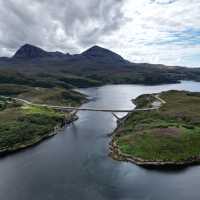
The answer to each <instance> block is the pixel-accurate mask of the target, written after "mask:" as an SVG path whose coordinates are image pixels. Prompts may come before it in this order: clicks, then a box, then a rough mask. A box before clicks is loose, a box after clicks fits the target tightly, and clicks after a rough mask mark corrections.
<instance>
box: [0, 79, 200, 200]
mask: <svg viewBox="0 0 200 200" xmlns="http://www.w3.org/2000/svg"><path fill="white" fill-rule="evenodd" d="M170 89H178V90H190V91H200V83H195V82H186V81H185V82H182V83H181V84H173V85H161V86H142V85H108V86H103V87H99V88H89V89H85V90H82V92H84V93H86V94H88V95H89V96H90V97H92V101H90V102H89V103H87V104H85V105H83V107H91V108H108V109H112V108H113V109H129V108H133V107H134V106H133V104H132V103H131V101H130V100H131V99H132V98H135V97H137V96H138V95H140V94H144V93H152V92H159V91H163V90H170ZM78 115H79V117H80V119H79V120H78V121H76V122H75V123H74V124H71V125H70V126H69V127H67V128H66V129H65V130H64V131H63V133H61V134H58V135H56V136H55V137H53V138H51V139H48V140H46V141H44V142H42V143H41V144H39V145H37V146H35V147H33V148H30V149H27V150H25V151H22V152H18V153H16V154H12V155H10V156H7V157H4V158H1V159H0V200H27V199H28V200H151V199H152V200H161V199H162V200H178V199H181V200H188V199H190V200H199V199H200V192H199V186H200V166H193V167H188V168H185V169H183V170H174V171H167V170H148V169H144V168H141V167H138V166H136V165H133V164H130V163H125V162H118V161H114V160H112V159H111V158H109V157H108V143H109V141H110V138H109V137H108V134H109V133H111V132H112V131H113V129H114V128H115V127H116V120H115V119H114V117H113V116H112V115H111V114H110V113H100V112H98V113H97V112H85V111H82V112H79V114H78ZM122 115H123V114H121V116H122Z"/></svg>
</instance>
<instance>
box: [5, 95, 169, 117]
mask: <svg viewBox="0 0 200 200" xmlns="http://www.w3.org/2000/svg"><path fill="white" fill-rule="evenodd" d="M1 97H3V98H6V99H13V100H15V101H18V102H22V103H24V104H27V105H32V106H40V107H47V108H52V109H55V110H59V111H62V112H64V111H70V112H72V111H73V112H78V111H92V112H110V113H130V112H137V111H150V110H156V109H158V108H160V106H161V105H159V106H153V107H152V108H141V109H140V108H139V109H122V110H120V109H97V108H80V107H70V106H54V105H47V104H36V103H32V102H30V101H28V100H25V99H20V98H12V97H6V96H1ZM155 98H156V99H157V101H159V102H160V104H164V103H166V102H165V101H164V100H162V99H160V98H159V97H158V96H157V95H155ZM114 116H115V115H114Z"/></svg>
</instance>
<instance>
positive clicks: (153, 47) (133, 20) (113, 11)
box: [0, 0, 200, 66]
mask: <svg viewBox="0 0 200 200" xmlns="http://www.w3.org/2000/svg"><path fill="white" fill-rule="evenodd" d="M199 10H200V1H199V0H84V1H80V0H67V1H66V0H51V1H50V0H35V1H31V0H26V1H24V0H6V1H4V0H0V55H2V56H3V55H11V54H12V53H13V52H14V51H15V50H16V49H17V48H18V47H19V46H21V45H22V44H24V43H31V44H34V45H38V46H40V47H43V48H44V49H46V50H51V51H54V50H61V51H64V52H70V53H78V52H80V51H82V50H84V49H86V48H88V47H90V46H92V45H95V44H98V45H101V46H104V47H106V48H109V49H112V50H114V51H116V52H117V53H119V54H121V55H122V56H124V57H125V58H127V59H129V60H131V61H134V62H150V63H163V64H169V65H188V66H200V64H199V63H200V56H198V55H199V54H200V53H199V52H200V12H199Z"/></svg>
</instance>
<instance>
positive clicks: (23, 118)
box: [0, 103, 65, 151]
mask: <svg viewBox="0 0 200 200" xmlns="http://www.w3.org/2000/svg"><path fill="white" fill-rule="evenodd" d="M64 118H65V116H64V114H61V113H58V112H56V111H54V110H51V109H48V108H41V107H36V106H26V107H24V106H22V105H16V104H15V103H10V104H9V105H8V106H7V107H6V108H5V109H4V110H2V111H0V150H1V151H2V150H5V151H12V150H16V149H20V148H22V147H25V146H26V145H31V144H34V143H36V142H38V141H40V140H41V139H42V138H44V137H47V136H48V135H49V133H50V132H52V131H53V130H54V127H55V126H56V125H57V124H59V123H61V122H62V121H63V120H64Z"/></svg>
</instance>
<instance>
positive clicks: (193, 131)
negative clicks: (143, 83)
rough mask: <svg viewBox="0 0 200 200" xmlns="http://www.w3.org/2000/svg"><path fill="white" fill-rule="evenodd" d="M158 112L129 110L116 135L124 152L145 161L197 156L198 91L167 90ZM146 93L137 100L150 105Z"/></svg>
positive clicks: (199, 141)
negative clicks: (163, 102)
mask: <svg viewBox="0 0 200 200" xmlns="http://www.w3.org/2000/svg"><path fill="white" fill-rule="evenodd" d="M160 97H161V98H162V99H164V100H165V101H166V102H167V103H166V104H164V105H163V106H162V107H161V108H160V109H159V110H157V111H148V112H136V113H132V114H131V115H130V116H129V117H128V119H127V120H126V121H125V122H124V124H123V125H121V126H120V127H119V129H118V131H120V135H119V136H118V137H116V138H115V140H116V142H117V144H118V146H119V148H120V150H121V151H122V152H123V153H126V154H129V155H131V156H134V157H139V158H141V159H144V160H146V161H174V162H177V161H188V160H191V159H197V158H198V157H199V156H200V93H191V92H185V91H169V92H164V93H161V94H160ZM151 99H152V98H149V95H143V96H141V97H139V98H138V99H137V100H136V103H137V102H138V103H137V105H139V106H138V107H146V106H147V105H149V101H151Z"/></svg>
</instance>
